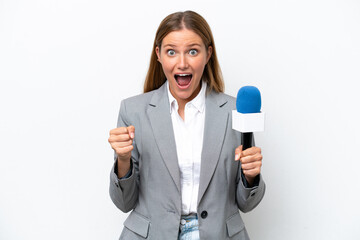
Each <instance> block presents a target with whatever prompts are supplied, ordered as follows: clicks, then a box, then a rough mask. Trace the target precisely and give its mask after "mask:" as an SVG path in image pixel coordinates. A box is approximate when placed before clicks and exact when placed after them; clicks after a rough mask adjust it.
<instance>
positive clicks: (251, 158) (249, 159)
mask: <svg viewBox="0 0 360 240" xmlns="http://www.w3.org/2000/svg"><path fill="white" fill-rule="evenodd" d="M261 160H262V155H261V154H260V153H257V154H255V155H250V156H245V157H243V156H241V157H240V162H241V163H242V164H245V163H250V162H256V161H261Z"/></svg>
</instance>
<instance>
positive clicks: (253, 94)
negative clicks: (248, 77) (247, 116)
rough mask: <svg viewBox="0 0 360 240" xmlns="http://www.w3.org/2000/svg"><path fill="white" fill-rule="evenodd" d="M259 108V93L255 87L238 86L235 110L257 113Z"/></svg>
mask: <svg viewBox="0 0 360 240" xmlns="http://www.w3.org/2000/svg"><path fill="white" fill-rule="evenodd" d="M260 109H261V94H260V91H259V89H258V88H257V87H254V86H245V87H242V88H240V90H239V91H238V94H237V98H236V110H237V111H238V112H239V113H259V112H260Z"/></svg>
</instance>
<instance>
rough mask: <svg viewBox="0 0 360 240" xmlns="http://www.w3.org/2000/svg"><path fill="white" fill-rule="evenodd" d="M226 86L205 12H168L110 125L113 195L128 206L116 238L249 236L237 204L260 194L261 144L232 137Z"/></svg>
mask: <svg viewBox="0 0 360 240" xmlns="http://www.w3.org/2000/svg"><path fill="white" fill-rule="evenodd" d="M223 89H224V84H223V81H222V76H221V71H220V67H219V64H218V61H217V57H216V50H215V44H214V40H213V37H212V33H211V30H210V27H209V26H208V24H207V23H206V21H205V20H204V19H203V18H202V17H201V16H200V15H198V14H197V13H195V12H192V11H186V12H177V13H173V14H171V15H169V16H167V17H166V18H165V19H164V20H163V21H162V22H161V24H160V26H159V28H158V30H157V33H156V37H155V42H154V47H153V52H152V56H151V60H150V66H149V70H148V74H147V77H146V80H145V85H144V92H145V93H144V94H141V95H138V96H135V97H132V98H129V99H126V100H123V101H122V102H121V107H120V113H119V119H118V128H116V129H113V130H111V131H110V137H109V143H110V144H111V147H112V148H113V149H114V150H115V163H114V167H113V169H112V170H111V176H110V180H111V181H110V196H111V199H112V201H113V202H114V204H115V205H116V206H117V207H118V208H119V209H120V210H121V211H123V212H128V211H131V210H132V212H131V213H130V215H129V217H128V218H127V219H126V221H125V222H124V226H125V227H124V229H123V232H122V234H121V236H120V239H129V240H133V239H156V240H160V239H166V240H168V239H174V240H175V239H216V240H223V239H249V236H248V234H247V231H246V229H245V227H244V223H243V221H242V219H241V216H240V213H239V209H240V210H241V211H243V212H247V211H250V210H252V209H253V208H255V207H256V206H257V204H258V203H259V202H260V201H261V199H262V197H263V195H264V192H265V184H264V181H263V180H262V177H261V175H260V168H261V163H262V155H261V149H260V148H258V147H252V148H249V149H247V150H244V151H242V146H238V145H239V144H240V141H241V140H240V139H241V136H240V134H239V133H238V132H236V131H234V130H232V128H231V125H232V124H231V111H232V110H233V109H235V99H234V98H233V97H230V96H228V95H225V94H223V93H222V92H223Z"/></svg>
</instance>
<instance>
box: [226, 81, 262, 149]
mask: <svg viewBox="0 0 360 240" xmlns="http://www.w3.org/2000/svg"><path fill="white" fill-rule="evenodd" d="M260 110H261V94H260V91H259V89H258V88H257V87H254V86H244V87H242V88H240V90H239V92H238V94H237V98H236V111H237V112H235V111H233V129H235V130H238V131H240V132H241V143H242V145H243V150H245V149H247V148H250V147H252V146H253V143H254V136H253V132H254V131H263V129H264V114H263V113H261V112H260Z"/></svg>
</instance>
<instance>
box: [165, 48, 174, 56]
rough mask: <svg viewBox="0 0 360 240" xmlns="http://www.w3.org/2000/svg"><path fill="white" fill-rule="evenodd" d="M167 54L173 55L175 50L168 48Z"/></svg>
mask: <svg viewBox="0 0 360 240" xmlns="http://www.w3.org/2000/svg"><path fill="white" fill-rule="evenodd" d="M167 54H168V55H169V56H174V55H175V51H174V50H172V49H170V50H168V51H167Z"/></svg>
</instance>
